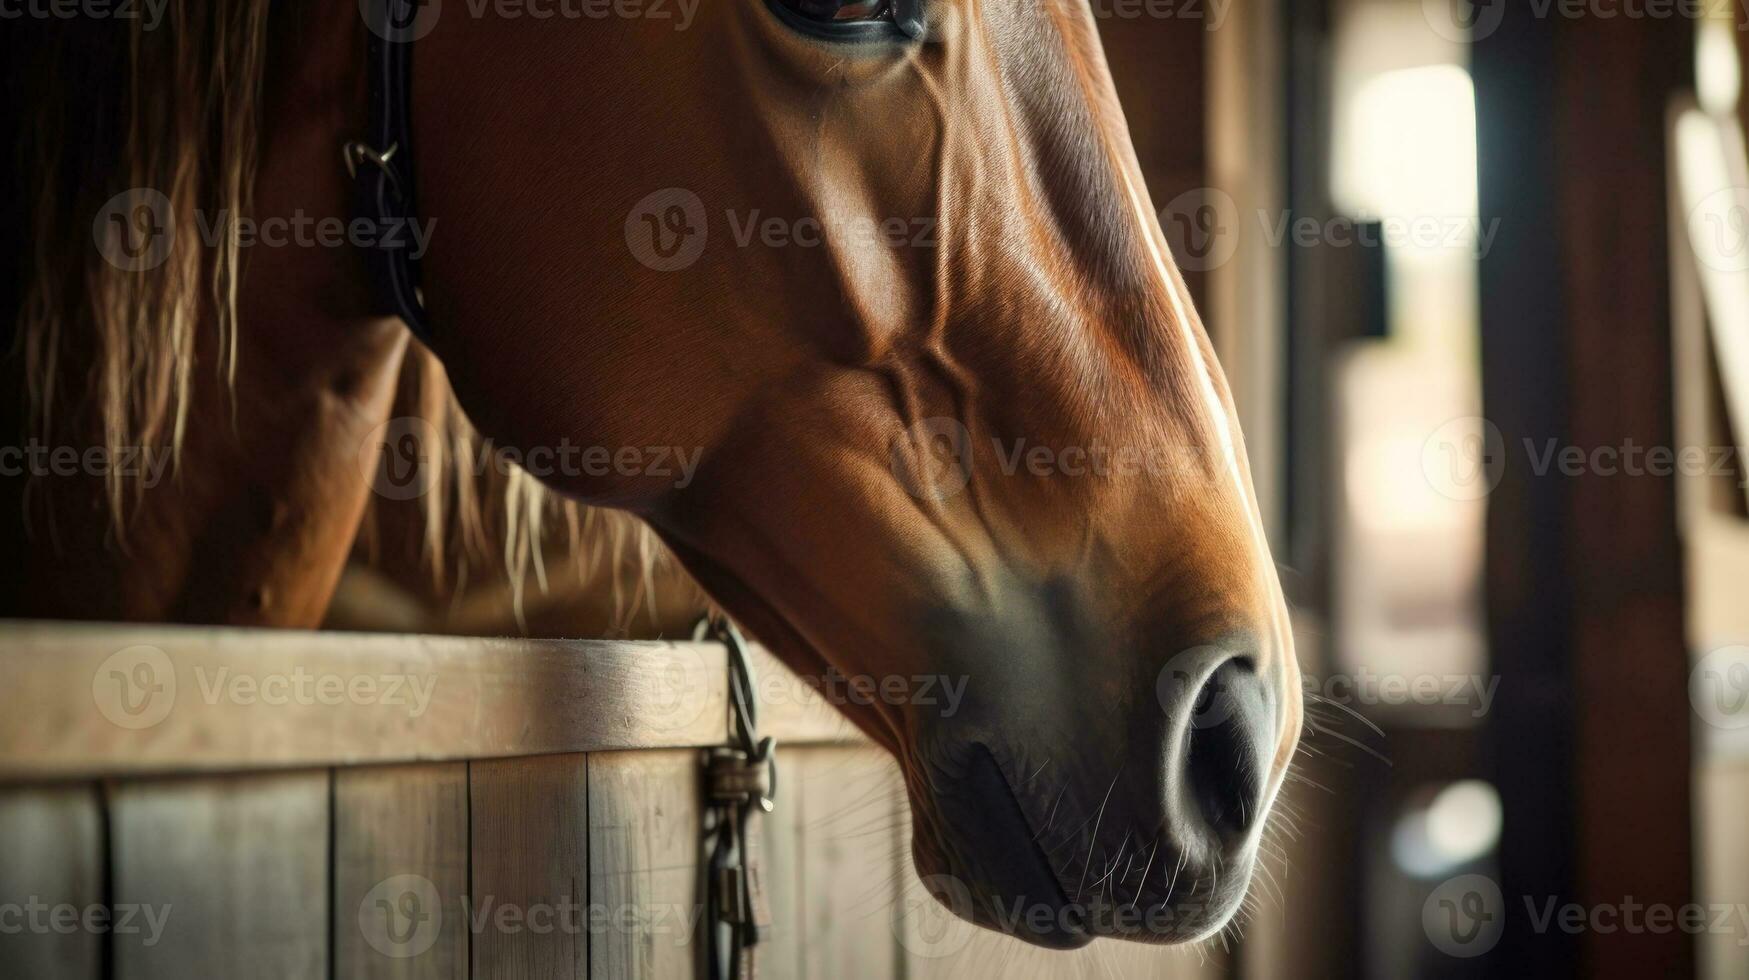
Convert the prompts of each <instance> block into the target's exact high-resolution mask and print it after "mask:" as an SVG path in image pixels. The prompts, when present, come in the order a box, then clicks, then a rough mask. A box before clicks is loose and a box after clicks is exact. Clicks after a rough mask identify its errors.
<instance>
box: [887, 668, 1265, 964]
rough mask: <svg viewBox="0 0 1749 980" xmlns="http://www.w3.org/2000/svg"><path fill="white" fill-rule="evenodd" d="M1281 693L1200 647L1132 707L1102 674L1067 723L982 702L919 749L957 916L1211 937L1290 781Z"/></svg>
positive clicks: (1037, 927) (1029, 928)
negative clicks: (1282, 771) (1282, 769)
mask: <svg viewBox="0 0 1749 980" xmlns="http://www.w3.org/2000/svg"><path fill="white" fill-rule="evenodd" d="M1279 687H1280V685H1279V684H1277V683H1275V682H1274V680H1273V679H1272V678H1271V677H1269V676H1266V675H1265V674H1264V673H1262V672H1260V671H1259V669H1258V667H1257V661H1256V660H1255V659H1254V658H1252V657H1249V656H1246V655H1243V654H1239V653H1235V652H1233V651H1232V650H1229V649H1225V648H1221V647H1202V648H1197V649H1195V650H1193V651H1190V652H1188V653H1186V654H1183V655H1180V656H1179V657H1176V658H1173V660H1172V661H1171V662H1170V663H1169V664H1168V665H1167V666H1166V667H1165V668H1164V669H1163V670H1161V671H1160V677H1159V681H1158V683H1157V684H1156V685H1155V690H1154V691H1153V692H1150V694H1151V695H1152V696H1149V697H1146V698H1134V699H1131V700H1129V701H1128V703H1113V699H1111V698H1110V697H1109V692H1110V685H1108V684H1104V683H1100V682H1098V679H1097V678H1096V679H1095V683H1094V684H1093V685H1092V686H1091V687H1090V688H1089V689H1088V690H1087V691H1085V692H1083V695H1084V696H1081V697H1072V698H1062V699H1060V700H1059V701H1058V702H1056V703H1058V704H1060V705H1061V706H1062V709H1061V710H1058V711H1056V712H1054V714H1055V717H1040V716H1039V715H1038V713H1037V708H1038V704H1037V703H1036V702H1034V703H1033V704H1032V705H1031V708H1032V709H1033V710H1032V711H1024V710H1021V709H1016V710H1014V711H1013V712H1008V711H1004V710H1003V709H1002V707H1001V706H999V705H990V704H982V705H977V706H975V711H974V713H973V714H972V716H971V717H969V718H967V719H966V720H965V722H964V724H963V726H960V725H941V726H939V727H938V728H937V730H935V731H934V732H932V733H931V739H930V744H928V745H926V746H923V747H921V751H920V752H919V757H921V758H924V759H933V760H935V761H934V762H933V763H926V765H927V766H928V767H929V768H930V770H931V771H930V774H929V777H928V779H927V780H926V785H924V786H918V785H917V783H916V782H915V781H914V782H913V793H912V796H913V811H914V813H915V819H914V826H915V830H916V834H915V838H914V845H913V850H914V852H915V857H916V861H917V865H918V871H919V873H920V875H922V876H923V878H924V881H925V884H926V885H927V886H929V887H930V890H931V892H932V894H934V895H935V896H936V897H937V899H938V900H940V901H941V902H942V903H943V904H945V905H946V906H947V907H948V908H949V909H951V910H952V911H953V912H954V914H955V915H957V916H959V917H960V918H962V919H965V920H967V921H970V922H973V923H976V924H978V925H981V926H984V927H986V928H992V929H996V930H998V931H1001V932H1005V933H1009V934H1011V935H1014V936H1016V937H1017V938H1020V939H1022V940H1024V941H1026V942H1029V943H1032V944H1034V945H1038V946H1045V947H1050V948H1073V947H1077V946H1081V945H1085V944H1086V943H1087V942H1090V941H1091V940H1092V939H1094V938H1096V937H1102V936H1109V937H1119V938H1124V939H1131V940H1137V941H1142V942H1150V943H1179V942H1188V941H1195V940H1199V939H1202V938H1205V937H1207V936H1209V935H1211V934H1213V933H1214V932H1216V931H1217V930H1219V929H1220V928H1221V927H1222V926H1223V925H1225V924H1226V922H1227V921H1228V920H1229V919H1230V918H1231V916H1232V915H1233V913H1234V912H1235V911H1236V910H1237V909H1238V908H1239V906H1240V905H1241V904H1242V902H1243V900H1244V896H1245V893H1246V890H1247V888H1248V887H1249V882H1250V877H1251V873H1252V870H1253V867H1254V864H1255V860H1256V852H1257V848H1258V842H1259V839H1260V838H1261V835H1262V828H1263V825H1264V823H1265V821H1266V819H1267V816H1268V811H1269V807H1270V803H1271V802H1272V795H1273V792H1274V787H1275V786H1276V785H1278V784H1279V779H1278V778H1276V776H1275V774H1276V772H1277V770H1278V768H1279V767H1278V766H1277V765H1276V754H1277V752H1278V747H1279V746H1280V745H1281V744H1283V739H1282V737H1281V731H1280V726H1281V724H1282V723H1283V722H1282V719H1283V714H1284V713H1283V711H1282V704H1281V700H1282V697H1281V694H1280V692H1279V691H1278V688H1279ZM1017 702H1018V703H1025V702H1024V701H1019V700H1018V699H1017ZM1083 712H1084V714H1083ZM956 729H957V730H956ZM918 790H922V792H921V794H920V793H919V792H918ZM920 796H921V797H922V798H919V797H920Z"/></svg>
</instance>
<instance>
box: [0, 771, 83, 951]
mask: <svg viewBox="0 0 1749 980" xmlns="http://www.w3.org/2000/svg"><path fill="white" fill-rule="evenodd" d="M103 851H104V842H103V828H102V814H101V802H100V800H99V798H98V793H97V788H96V787H95V786H92V785H89V784H79V785H72V786H63V787H46V788H45V787H27V788H19V789H14V790H8V791H5V792H0V907H4V908H5V909H6V912H7V921H3V922H0V927H3V928H0V976H3V977H31V978H38V980H96V978H97V977H98V976H99V975H100V971H101V969H102V958H101V949H102V944H103V943H104V941H105V938H104V935H103V932H104V930H105V929H106V928H107V925H106V924H105V923H106V920H105V919H103V918H101V917H94V916H95V915H96V913H95V912H94V910H96V909H101V908H102V907H103V906H104V904H105V896H104V894H103V860H104V855H103Z"/></svg>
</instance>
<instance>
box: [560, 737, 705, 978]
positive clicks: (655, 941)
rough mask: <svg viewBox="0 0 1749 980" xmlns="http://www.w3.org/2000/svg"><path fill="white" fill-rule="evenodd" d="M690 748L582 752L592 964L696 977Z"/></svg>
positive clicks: (698, 936)
mask: <svg viewBox="0 0 1749 980" xmlns="http://www.w3.org/2000/svg"><path fill="white" fill-rule="evenodd" d="M699 807H700V775H699V758H698V753H696V752H686V751H668V752H607V753H599V754H596V755H592V756H590V757H589V845H590V853H591V856H592V858H593V860H592V862H591V864H590V869H589V900H590V911H591V914H592V917H593V918H594V922H593V924H592V927H591V932H590V950H589V952H590V971H591V975H592V976H595V977H614V978H616V980H629V978H634V977H639V978H641V977H650V978H670V977H687V976H692V975H694V970H695V969H697V968H698V967H699V966H700V965H701V964H702V961H703V943H704V934H703V933H702V932H701V931H700V928H701V927H700V924H699V920H700V919H701V918H702V917H703V905H702V898H703V896H702V894H701V893H700V890H699V864H700V860H699V859H700V843H699V828H700V827H701V826H702V823H701V820H702V814H701V813H700V809H699Z"/></svg>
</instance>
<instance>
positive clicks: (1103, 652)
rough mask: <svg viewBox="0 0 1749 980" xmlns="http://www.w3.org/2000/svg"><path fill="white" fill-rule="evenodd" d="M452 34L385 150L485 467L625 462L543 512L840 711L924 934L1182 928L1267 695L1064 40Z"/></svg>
mask: <svg viewBox="0 0 1749 980" xmlns="http://www.w3.org/2000/svg"><path fill="white" fill-rule="evenodd" d="M450 8H451V9H448V10H445V11H444V12H443V13H442V15H441V16H440V17H436V18H435V19H434V20H433V22H432V23H431V24H429V25H428V34H426V36H424V37H422V38H421V39H420V40H419V41H418V42H417V44H416V46H415V49H414V50H415V55H414V79H415V80H414V86H413V96H414V97H413V109H412V116H413V120H414V123H413V125H414V129H415V137H416V138H415V140H414V146H415V154H416V157H415V159H416V164H417V170H418V173H419V179H420V210H421V212H422V213H424V214H426V215H428V216H429V217H430V219H432V220H434V221H435V222H437V226H436V227H435V228H434V229H433V234H432V236H431V247H430V251H429V253H428V255H426V257H425V262H424V270H425V291H426V296H427V298H428V301H429V307H430V309H431V312H432V317H433V320H434V322H435V323H437V324H438V338H439V339H438V343H437V350H438V352H439V353H440V354H441V355H442V356H443V358H444V360H445V361H446V363H447V364H448V365H449V369H450V373H451V376H452V379H453V381H454V383H455V385H456V388H457V391H458V392H459V393H460V395H461V397H462V400H463V403H464V404H466V405H467V406H468V408H469V411H470V413H471V414H472V416H473V417H474V419H475V421H476V422H477V423H478V424H479V425H480V427H481V428H482V430H483V431H485V432H487V433H488V434H490V435H492V436H494V437H495V438H497V439H498V440H499V441H500V442H502V443H505V444H509V445H523V446H529V445H548V446H553V445H559V444H561V443H562V442H563V443H567V444H575V445H589V446H604V447H611V448H613V449H614V451H615V452H616V454H617V453H619V452H621V451H625V452H626V453H627V455H625V456H624V457H623V459H626V460H631V461H632V462H633V464H634V465H630V466H616V467H611V468H604V469H603V470H602V471H599V472H595V473H581V472H578V473H572V474H567V475H565V476H563V477H561V478H560V479H559V480H558V481H557V482H558V483H559V485H560V486H561V488H562V489H564V490H566V491H568V492H570V493H572V494H575V495H578V496H581V497H583V498H585V499H587V500H590V501H592V502H597V503H605V504H610V505H613V506H618V507H622V508H626V509H629V510H631V511H633V512H635V513H637V514H639V515H640V516H642V517H643V518H645V519H646V520H647V521H649V522H650V524H651V525H652V526H653V527H655V528H656V529H657V531H658V532H659V533H660V535H661V536H662V537H663V538H664V539H665V540H666V541H667V542H668V543H669V544H670V545H671V546H672V548H673V549H674V550H675V552H676V553H677V554H678V555H679V556H680V557H681V559H682V560H683V561H684V562H685V564H686V565H687V567H688V568H689V569H690V570H691V571H692V572H693V573H694V574H695V575H696V577H697V578H698V579H699V581H700V582H701V583H702V584H704V585H705V587H706V588H707V589H708V590H709V591H710V592H711V593H712V595H713V596H714V597H715V598H716V599H717V600H718V601H719V602H720V603H721V604H722V605H723V606H724V607H726V608H727V609H728V610H729V611H730V612H731V613H732V614H733V615H734V616H735V617H736V618H737V619H739V620H740V621H741V622H743V623H744V624H745V625H746V626H747V627H748V628H749V629H750V631H751V632H752V633H754V634H755V635H756V636H757V637H758V638H759V639H760V640H761V641H763V642H764V643H765V644H766V645H768V646H769V647H770V648H771V649H772V650H773V651H774V652H775V653H777V654H778V655H779V656H780V657H782V658H783V659H784V660H785V661H786V662H787V663H788V664H789V665H791V666H792V667H794V668H795V669H796V670H797V671H799V672H800V673H802V674H803V675H804V676H808V677H812V678H816V679H820V680H822V682H824V681H825V680H827V679H831V678H842V679H843V685H844V686H843V687H841V688H840V690H845V691H854V690H860V691H862V692H863V693H864V694H865V695H867V696H863V697H842V698H840V699H839V700H841V701H842V702H843V707H844V708H845V710H846V711H847V712H848V713H849V714H850V715H851V717H852V718H853V720H854V721H855V722H856V723H857V724H858V725H859V726H860V727H861V728H863V729H864V730H865V731H867V732H868V733H869V735H871V736H872V737H873V738H874V739H876V740H878V741H879V742H880V743H882V744H883V745H885V746H886V747H887V748H889V749H890V750H891V751H892V752H893V753H894V754H895V755H896V756H897V758H898V759H899V761H900V763H901V768H902V770H903V772H904V776H905V781H906V785H907V789H908V793H909V796H910V800H911V804H912V814H913V829H914V835H913V850H914V858H915V863H916V866H917V869H918V871H919V872H920V873H921V874H922V875H923V876H924V880H925V882H926V883H929V884H930V885H931V886H932V889H933V890H934V891H935V892H936V893H937V895H938V897H941V898H942V899H943V900H944V901H947V902H948V903H949V904H950V906H952V907H954V909H955V911H956V912H957V913H958V914H960V915H962V916H964V917H966V918H969V919H972V920H974V921H977V922H980V923H983V924H986V925H995V926H1000V927H1002V928H1005V929H1008V930H1009V931H1014V932H1017V933H1018V934H1020V935H1021V936H1022V937H1024V938H1026V939H1028V940H1030V941H1032V942H1035V943H1039V944H1043V945H1052V946H1073V945H1079V944H1081V943H1084V942H1086V941H1088V940H1089V939H1090V938H1091V937H1094V936H1099V935H1124V936H1130V937H1134V938H1140V939H1146V940H1152V941H1164V942H1170V941H1184V940H1191V939H1196V938H1201V937H1204V936H1207V935H1210V934H1211V933H1213V932H1214V931H1216V930H1218V929H1219V928H1220V927H1221V925H1222V924H1224V923H1225V922H1226V921H1227V920H1228V918H1229V917H1230V916H1231V915H1232V913H1233V911H1234V910H1235V909H1236V908H1237V907H1238V905H1239V904H1240V902H1241V901H1242V899H1243V896H1244V893H1245V890H1246V887H1247V883H1248V880H1249V877H1250V874H1251V870H1252V867H1253V865H1254V861H1255V855H1256V853H1257V849H1258V843H1259V838H1260V835H1261V833H1262V829H1263V826H1264V823H1265V820H1266V817H1267V814H1268V811H1269V809H1270V806H1271V803H1272V801H1273V799H1274V797H1275V794H1276V792H1277V790H1278V789H1279V787H1280V785H1281V783H1282V780H1283V777H1284V774H1285V771H1286V768H1287V765H1288V761H1289V759H1290V757H1291V755H1292V754H1293V751H1294V747H1295V745H1296V741H1297V738H1298V733H1299V727H1300V705H1299V699H1298V672H1297V667H1296V665H1295V660H1294V651H1293V645H1292V640H1291V634H1290V629H1289V624H1288V617H1287V612H1286V607H1285V604H1284V601H1283V597H1282V593H1281V589H1280V586H1279V584H1278V581H1277V578H1276V575H1275V570H1274V566H1273V562H1272V560H1271V558H1270V553H1269V549H1268V546H1267V544H1266V542H1265V540H1264V537H1263V533H1262V530H1261V525H1260V522H1259V517H1258V509H1257V504H1256V500H1255V495H1254V492H1253V489H1252V486H1251V482H1250V477H1249V472H1248V469H1247V466H1246V462H1245V454H1244V446H1243V443H1242V440H1241V436H1240V432H1239V427H1238V423H1237V420H1236V416H1235V412H1234V408H1233V403H1232V399H1231V397H1230V395H1229V393H1228V390H1227V387H1226V382H1225V380H1224V378H1223V376H1222V373H1221V370H1220V368H1219V366H1218V365H1217V363H1216V360H1215V357H1214V355H1213V351H1212V349H1211V347H1210V344H1209V342H1208V340H1207V338H1206V336H1205V334H1204V331H1203V328H1202V325H1201V322H1200V321H1199V319H1198V318H1197V315H1196V312H1195V310H1194V309H1193V308H1192V305H1191V303H1190V301H1189V299H1188V295H1187V292H1186V289H1185V285H1184V282H1183V280H1182V279H1181V278H1180V276H1179V274H1178V272H1177V270H1176V268H1175V267H1174V264H1173V261H1172V258H1171V256H1170V254H1169V252H1168V249H1167V247H1166V245H1165V244H1164V239H1163V236H1162V234H1161V229H1160V227H1159V224H1158V221H1157V218H1156V215H1155V214H1154V212H1153V210H1152V206H1151V205H1150V203H1149V198H1148V194H1147V192H1146V190H1145V189H1144V187H1143V182H1142V178H1141V176H1140V170H1139V167H1138V164H1137V161H1136V158H1135V155H1134V152H1133V149H1132V147H1131V144H1130V142H1129V138H1128V135H1127V132H1126V126H1125V122H1124V118H1123V115H1122V112H1121V111H1120V109H1119V106H1118V102H1117V98H1116V96H1115V93H1114V90H1113V86H1112V82H1111V79H1110V77H1109V74H1108V71H1107V68H1106V65H1105V62H1104V60H1103V56H1102V53H1101V47H1100V43H1099V39H1098V36H1097V30H1096V26H1095V21H1094V19H1093V16H1092V13H1091V11H1090V9H1089V7H1088V5H1087V3H1085V2H1083V0H1002V2H992V0H892V2H886V0H760V2H746V3H715V4H685V3H679V2H676V3H673V4H667V5H663V4H632V5H619V6H614V7H606V6H605V5H604V7H603V9H604V10H606V14H605V16H604V17H602V18H596V17H594V16H584V15H578V16H574V17H570V18H568V19H567V18H565V17H556V16H555V17H548V18H536V17H533V16H522V17H506V16H500V15H498V14H496V13H494V12H493V11H494V8H493V7H491V6H486V7H484V8H483V10H484V13H480V12H478V11H474V10H473V8H472V7H469V8H467V9H466V10H464V9H463V8H462V6H461V5H460V4H455V3H452V4H451V5H450ZM530 9H532V7H531V8H530ZM579 9H581V8H579ZM664 10H665V11H666V12H667V13H666V15H662V13H661V12H662V11H664ZM426 29H427V28H421V30H426ZM1186 138H1189V139H1194V138H1197V137H1196V135H1195V134H1187V135H1186ZM657 447H673V448H676V449H679V450H681V451H686V450H689V449H696V450H698V451H699V452H700V454H701V456H700V463H699V466H698V468H697V470H696V472H693V473H691V474H690V475H688V476H687V477H685V478H684V479H676V478H675V477H674V474H675V473H676V472H677V471H676V470H675V469H674V468H673V467H658V466H655V465H646V464H650V463H652V462H653V461H654V459H655V457H656V455H657V454H656V453H655V452H653V451H652V450H655V449H656V448H657ZM616 458H621V457H617V456H616ZM856 685H860V686H856Z"/></svg>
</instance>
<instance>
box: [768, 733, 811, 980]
mask: <svg viewBox="0 0 1749 980" xmlns="http://www.w3.org/2000/svg"><path fill="white" fill-rule="evenodd" d="M810 751H813V750H812V749H806V748H801V747H792V746H787V745H785V744H782V743H780V744H779V746H778V751H777V765H778V776H777V780H778V786H777V799H776V801H775V803H776V805H775V807H774V808H773V809H772V812H770V813H768V814H766V815H764V816H762V817H760V818H759V825H760V851H759V859H760V861H761V862H763V867H762V869H761V871H762V873H763V874H764V876H765V883H766V894H767V895H768V896H769V897H770V900H771V936H770V938H769V939H768V940H767V941H766V943H765V944H764V946H763V947H762V948H761V949H760V950H759V953H758V965H759V976H760V977H761V978H762V980H799V978H800V977H802V976H804V975H805V974H804V972H803V969H804V967H803V961H802V956H803V951H804V950H805V949H806V943H807V931H806V929H807V923H806V921H805V916H806V914H807V911H808V909H807V903H808V901H809V899H808V895H807V892H806V890H805V885H804V879H803V867H802V854H801V844H802V841H801V837H802V821H803V813H802V808H803V800H802V799H801V795H802V794H801V791H800V789H799V788H798V786H797V782H798V780H800V779H802V778H804V777H803V776H802V770H803V767H804V765H805V764H804V763H803V762H802V761H801V760H802V756H803V755H804V754H805V753H807V752H810Z"/></svg>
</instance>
